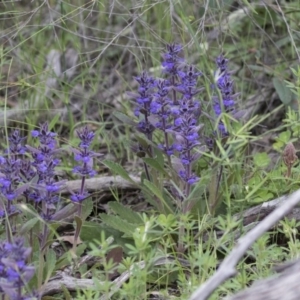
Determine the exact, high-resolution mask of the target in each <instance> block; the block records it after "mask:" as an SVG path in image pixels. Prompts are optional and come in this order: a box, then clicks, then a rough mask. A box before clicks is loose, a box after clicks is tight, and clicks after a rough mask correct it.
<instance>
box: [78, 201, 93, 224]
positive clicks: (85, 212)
mask: <svg viewBox="0 0 300 300" xmlns="http://www.w3.org/2000/svg"><path fill="white" fill-rule="evenodd" d="M93 208H94V203H93V199H92V198H88V199H86V200H84V201H83V203H82V211H81V219H82V220H83V221H84V220H86V218H87V217H88V216H89V215H90V214H91V212H92V211H93Z"/></svg>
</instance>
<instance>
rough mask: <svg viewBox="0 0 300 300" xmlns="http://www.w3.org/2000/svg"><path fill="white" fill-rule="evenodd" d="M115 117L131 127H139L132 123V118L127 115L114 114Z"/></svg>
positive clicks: (116, 112)
mask: <svg viewBox="0 0 300 300" xmlns="http://www.w3.org/2000/svg"><path fill="white" fill-rule="evenodd" d="M113 116H114V117H116V118H117V119H118V120H120V121H121V122H123V123H125V124H128V125H131V126H136V125H137V124H136V122H134V121H132V118H130V117H128V116H126V115H125V114H123V113H121V112H119V111H115V112H113Z"/></svg>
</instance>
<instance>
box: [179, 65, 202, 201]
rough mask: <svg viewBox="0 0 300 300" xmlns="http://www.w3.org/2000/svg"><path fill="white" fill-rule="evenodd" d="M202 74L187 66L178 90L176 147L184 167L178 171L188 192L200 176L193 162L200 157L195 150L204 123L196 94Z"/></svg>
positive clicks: (181, 75)
mask: <svg viewBox="0 0 300 300" xmlns="http://www.w3.org/2000/svg"><path fill="white" fill-rule="evenodd" d="M200 75H201V73H200V72H196V71H195V68H194V67H193V66H189V67H187V69H186V71H185V72H184V71H182V72H180V78H181V83H180V85H178V87H179V88H178V89H177V90H178V91H179V92H180V93H181V94H182V97H181V98H180V99H179V105H178V106H177V108H176V110H173V111H175V115H176V118H175V120H174V127H173V133H175V144H174V147H175V149H176V150H177V151H178V153H179V158H180V161H181V164H182V168H181V169H180V170H179V171H178V175H179V176H180V178H181V179H182V180H183V181H184V182H185V183H186V184H187V186H186V194H187V195H188V193H189V189H190V188H189V187H188V186H189V185H192V184H194V183H196V182H197V181H198V180H199V177H197V176H195V175H194V174H193V173H192V166H193V163H194V162H195V161H196V160H197V159H198V158H199V154H198V153H196V152H195V151H194V150H195V148H196V147H198V146H199V145H200V142H199V139H200V137H199V134H198V132H199V130H200V128H201V127H202V125H197V124H198V118H199V115H200V104H199V101H196V100H194V96H195V95H196V94H198V93H199V92H200V89H198V88H197V79H198V77H199V76H200Z"/></svg>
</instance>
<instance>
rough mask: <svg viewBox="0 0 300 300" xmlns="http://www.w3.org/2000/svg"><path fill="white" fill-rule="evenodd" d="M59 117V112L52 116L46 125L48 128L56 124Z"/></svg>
mask: <svg viewBox="0 0 300 300" xmlns="http://www.w3.org/2000/svg"><path fill="white" fill-rule="evenodd" d="M60 118H61V115H59V114H57V115H55V116H54V117H53V118H52V120H51V122H50V123H49V125H48V128H49V130H51V129H52V128H53V127H54V126H55V125H56V123H57V122H58V120H60Z"/></svg>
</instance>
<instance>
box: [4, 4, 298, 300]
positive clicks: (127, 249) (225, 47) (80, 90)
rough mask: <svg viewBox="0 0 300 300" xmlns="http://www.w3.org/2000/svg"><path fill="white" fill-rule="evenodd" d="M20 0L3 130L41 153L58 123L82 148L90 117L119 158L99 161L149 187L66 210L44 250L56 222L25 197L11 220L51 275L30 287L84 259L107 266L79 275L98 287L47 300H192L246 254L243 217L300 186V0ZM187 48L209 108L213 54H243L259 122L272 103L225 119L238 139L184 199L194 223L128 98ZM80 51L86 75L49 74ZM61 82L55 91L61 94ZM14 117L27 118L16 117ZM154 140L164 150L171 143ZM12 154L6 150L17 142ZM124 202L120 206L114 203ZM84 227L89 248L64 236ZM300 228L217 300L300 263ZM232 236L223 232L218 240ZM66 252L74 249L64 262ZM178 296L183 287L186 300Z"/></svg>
mask: <svg viewBox="0 0 300 300" xmlns="http://www.w3.org/2000/svg"><path fill="white" fill-rule="evenodd" d="M19 2H20V3H19ZM19 2H18V1H2V2H1V3H0V11H1V12H0V31H1V33H2V36H5V37H6V38H5V41H4V43H2V45H1V46H0V79H1V88H0V106H1V108H2V118H1V120H2V123H1V124H2V133H7V132H8V131H10V130H12V129H13V128H14V127H15V126H18V127H19V128H20V129H21V130H22V131H23V133H24V134H23V135H24V136H25V135H27V136H28V141H27V143H28V144H29V145H31V142H32V140H31V137H30V134H29V132H30V131H31V130H32V129H34V128H35V127H36V126H38V124H39V123H40V122H41V121H43V120H45V119H47V120H48V121H49V127H50V128H53V129H54V130H55V131H56V132H57V133H58V135H59V139H61V141H66V140H68V141H69V143H70V144H72V141H74V136H73V133H74V129H75V128H78V126H81V124H82V123H86V122H89V123H90V124H91V125H92V126H94V127H95V128H96V129H97V137H98V138H97V140H96V142H95V148H94V149H99V151H101V152H102V151H103V152H104V153H105V154H107V159H106V160H104V161H103V162H99V161H98V158H95V159H94V164H95V166H97V167H99V166H101V164H102V163H103V165H104V166H105V167H107V168H108V169H109V171H110V172H112V173H113V174H114V175H119V176H121V177H122V178H123V179H125V180H127V181H129V182H131V183H134V184H135V186H136V189H137V192H136V191H134V193H132V194H131V193H130V192H128V195H127V191H126V192H125V193H124V192H123V190H121V189H120V190H117V189H116V190H114V191H113V192H114V193H115V197H111V196H110V194H109V195H108V192H107V191H105V192H104V193H103V194H101V195H100V196H98V195H92V196H91V197H90V198H89V199H86V200H85V201H84V202H83V207H82V214H81V216H80V217H79V216H77V217H75V219H74V220H75V221H74V222H72V221H70V223H68V224H66V221H67V222H69V217H70V216H73V215H74V212H71V209H72V208H73V206H72V205H71V204H68V205H66V206H65V213H64V214H63V217H60V218H58V219H56V220H55V221H53V222H52V223H51V224H48V226H46V228H47V229H46V230H48V232H49V234H48V240H47V241H46V242H45V247H44V249H43V251H41V248H40V242H41V241H40V240H39V238H40V235H41V232H43V230H45V222H44V221H43V220H42V219H41V218H40V217H39V216H38V214H37V211H36V209H35V208H34V207H33V206H30V205H28V204H26V203H25V200H24V201H23V199H22V200H21V201H20V203H19V204H18V205H17V209H20V210H21V211H22V215H18V216H13V217H11V219H10V221H11V222H12V224H11V226H10V231H11V232H10V234H11V235H13V234H14V235H16V234H17V233H19V234H20V235H21V236H24V237H25V239H26V243H27V244H28V245H29V244H30V245H31V247H32V255H31V257H30V260H31V262H32V263H33V264H34V265H35V266H36V267H37V269H38V268H41V278H39V273H37V274H36V276H35V278H34V279H33V280H32V282H30V285H29V288H30V289H32V290H35V289H36V287H37V286H38V282H39V281H40V283H41V282H47V281H48V280H50V279H51V277H53V276H54V275H56V273H55V272H56V271H60V270H62V269H65V268H67V267H68V268H73V267H75V270H76V266H75V265H76V262H78V261H77V259H80V256H84V255H86V254H89V255H91V256H92V257H94V258H97V259H98V260H96V262H95V263H94V264H93V265H92V266H91V267H90V266H89V267H88V266H87V265H86V264H84V265H82V266H80V267H79V268H78V270H77V271H79V273H80V275H81V276H82V278H86V277H88V275H92V279H93V281H94V283H95V286H94V289H93V290H92V289H91V290H88V289H84V290H81V291H77V292H76V296H75V293H74V292H69V291H68V290H67V289H66V288H64V287H62V290H61V291H60V295H53V296H51V297H50V296H46V297H43V298H45V299H50V298H52V299H73V298H74V297H76V298H74V299H78V300H80V299H92V300H93V299H95V300H96V299H101V300H102V299H104V297H106V296H107V298H111V299H133V300H135V299H148V298H151V297H153V294H151V293H152V291H155V293H157V294H159V297H161V298H166V299H168V298H174V299H188V298H189V296H190V295H191V293H192V292H193V290H194V289H195V288H196V287H198V286H199V285H200V284H202V283H204V282H205V281H206V280H207V279H208V278H209V277H210V276H211V275H212V274H213V273H214V272H215V270H216V269H217V267H218V265H219V263H220V262H221V261H222V259H223V258H224V257H225V256H226V255H227V254H228V253H229V252H230V251H231V250H232V248H233V247H234V245H235V243H236V238H235V237H236V235H237V234H244V233H245V230H246V229H245V228H244V227H243V225H242V222H241V221H242V220H238V221H235V218H234V217H233V214H234V213H235V212H241V211H242V210H243V209H246V208H247V207H250V206H252V205H255V204H258V203H262V202H264V201H267V200H271V199H274V198H276V197H279V196H282V195H283V194H287V193H290V192H292V191H294V190H296V189H298V188H299V178H300V177H299V172H300V171H299V168H298V167H297V166H295V167H294V168H293V169H292V177H291V178H286V176H285V174H286V167H285V165H284V164H283V162H282V159H281V154H282V152H283V149H284V147H285V146H286V144H287V143H288V142H297V141H298V140H299V137H300V122H299V99H300V68H299V67H298V66H297V62H295V57H297V56H298V49H297V47H296V46H297V40H298V37H297V35H296V32H297V30H298V27H299V26H298V25H299V24H298V21H297V20H299V17H300V14H299V10H298V3H297V2H295V1H288V2H282V3H279V4H278V9H279V8H280V14H279V13H278V11H277V10H275V9H273V7H272V6H270V5H266V6H264V7H262V6H261V5H259V3H258V2H257V3H256V2H251V1H242V2H239V3H236V1H233V0H224V1H219V0H213V1H206V2H204V3H200V2H199V1H194V2H193V3H192V2H191V3H187V2H184V1H150V0H147V1H142V2H139V3H138V4H137V2H136V1H123V2H122V3H121V2H118V1H113V2H111V1H107V0H104V1H91V2H90V3H86V2H84V1H82V0H79V1H77V2H76V3H72V4H71V2H70V3H68V2H67V1H62V2H57V1H47V3H46V4H45V3H42V1H23V2H24V3H23V2H22V1H19ZM25 2H26V3H25ZM56 2H57V3H56ZM202 4H204V5H202ZM233 4H235V5H234V6H233ZM37 24H38V26H37ZM174 37H175V39H174ZM173 41H176V42H180V43H182V44H183V45H184V49H185V51H186V53H189V54H190V55H189V57H188V58H189V60H190V62H191V63H196V65H197V69H199V70H201V71H202V72H203V74H207V76H203V77H202V83H203V86H204V90H203V91H202V92H201V94H200V95H201V96H200V97H199V100H200V101H201V105H202V106H201V107H202V109H203V111H209V109H210V108H211V106H212V101H211V86H212V85H213V84H214V82H213V79H212V78H213V75H214V74H213V73H214V66H213V58H215V57H216V56H217V55H219V53H220V52H223V53H224V54H226V56H227V57H228V58H230V64H231V65H230V66H231V69H232V71H233V76H234V80H235V91H236V92H237V93H239V96H238V102H239V107H238V109H239V108H244V107H245V110H246V111H247V113H250V114H251V111H252V108H253V107H254V106H255V105H258V104H257V103H262V102H263V103H265V106H267V107H268V109H267V110H265V111H262V112H260V111H258V114H260V113H261V115H260V116H256V115H255V116H252V117H249V118H248V119H246V118H245V120H244V118H243V117H242V118H240V119H238V120H234V118H233V117H231V116H230V115H226V114H224V115H222V116H221V117H220V118H222V121H223V122H224V124H225V125H226V127H227V128H228V130H229V132H230V136H229V137H228V138H227V139H225V140H220V139H219V140H218V142H217V146H216V148H215V149H212V150H211V149H210V150H207V149H206V150H203V152H204V153H201V155H202V156H201V157H200V159H199V162H198V164H197V166H196V170H195V171H196V173H197V175H199V176H200V177H201V181H200V182H199V183H198V184H197V185H196V186H195V187H194V188H193V190H192V191H191V193H190V195H189V198H188V199H184V201H186V203H187V204H188V205H190V206H191V207H192V209H191V210H190V214H188V215H183V214H182V210H181V209H182V206H183V205H182V203H183V198H184V197H183V193H182V187H181V186H180V184H178V180H177V178H176V176H175V175H174V174H173V173H172V171H171V168H170V166H169V165H168V163H169V162H167V159H165V158H164V157H163V155H162V152H161V151H160V150H159V149H157V148H156V146H155V144H154V143H153V142H149V141H148V140H147V139H146V138H145V137H143V136H142V135H139V134H137V135H136V134H133V130H132V126H136V121H137V120H136V119H135V118H134V117H133V112H132V105H131V103H130V101H128V97H127V96H126V93H125V91H128V90H132V91H134V90H135V86H134V84H133V83H132V77H133V76H135V75H136V74H137V73H138V72H139V71H141V70H148V71H149V73H150V74H151V75H155V76H156V75H158V76H160V74H161V69H160V67H158V66H160V60H161V57H160V56H161V50H162V48H163V47H164V46H165V44H166V43H169V42H173ZM70 48H72V49H74V50H75V52H76V53H78V60H77V61H76V63H75V64H74V65H70V66H69V67H70V69H71V70H72V69H73V70H74V71H75V73H74V76H71V77H70V78H68V72H69V71H70V70H66V69H65V66H67V65H68V64H69V63H70V62H69V61H68V59H66V57H65V56H63V55H62V56H61V57H60V59H59V61H60V62H61V67H62V69H63V70H62V74H61V75H58V74H56V73H55V71H54V70H53V69H52V68H48V65H47V64H48V62H47V61H46V60H47V57H48V55H49V53H50V51H52V50H57V51H59V52H60V53H65V52H66V51H67V50H70ZM46 65H47V66H46ZM49 80H50V81H51V80H52V81H55V84H54V85H53V86H50V87H49V86H47V84H48V83H47V82H49ZM266 90H267V91H269V90H271V93H270V94H269V93H265V92H266ZM274 99H275V100H278V99H279V100H280V101H281V102H282V103H283V105H282V107H283V106H284V109H285V110H286V117H285V118H284V120H282V124H281V123H280V121H281V120H275V121H276V124H275V125H274V127H272V128H271V127H269V123H268V122H267V121H268V120H270V119H272V118H274V116H276V118H278V116H281V115H280V114H277V112H278V111H279V110H281V109H282V108H280V107H274V105H277V104H276V103H277V102H278V101H277V102H276V101H274ZM274 103H275V104H274ZM14 111H16V112H17V113H14V114H11V113H12V112H14ZM254 111H255V113H256V112H257V110H255V109H254ZM78 116H79V117H78ZM201 118H203V116H202V117H201ZM115 119H118V122H115ZM119 121H120V122H121V123H120V122H119ZM213 126H214V124H211V123H210V121H207V120H206V121H205V127H204V129H203V132H201V134H202V133H203V135H204V136H205V134H206V133H207V132H211V131H212V130H214V129H215V128H214V127H213ZM261 129H263V130H261ZM98 133H99V134H98ZM253 133H255V134H257V136H253ZM260 134H262V137H266V136H268V134H270V135H272V138H273V137H274V135H275V142H274V143H273V145H272V150H275V151H272V153H271V154H274V153H275V154H277V156H275V162H274V161H273V159H271V155H270V153H269V152H268V153H267V152H266V151H265V150H259V152H258V153H256V154H254V155H252V153H251V152H250V155H249V152H248V150H249V149H251V147H252V146H253V145H256V143H259V142H260V137H261V136H259V135H260ZM205 137H206V136H205ZM154 139H155V142H156V141H160V139H161V136H159V135H157V136H155V137H154ZM136 141H137V142H138V143H140V144H142V145H143V146H145V148H148V149H151V151H150V150H149V151H148V152H149V153H150V152H151V153H152V156H151V157H150V156H149V153H148V152H147V153H138V155H139V156H140V158H136V157H135V156H134V155H133V151H132V150H131V148H130V147H129V144H130V145H131V144H133V143H134V142H136ZM296 144H297V143H295V146H296ZM1 145H2V147H3V148H5V147H6V145H7V141H6V140H5V138H3V139H2V142H1ZM296 149H297V150H298V148H297V147H296ZM96 151H97V150H96ZM66 152H68V149H67V147H65V148H64V150H63V154H62V155H61V156H62V159H63V163H64V165H63V167H62V170H63V172H61V173H59V174H56V176H57V177H58V178H59V179H60V177H64V176H65V175H66V177H71V176H70V170H71V169H72V161H71V160H69V159H65V158H64V157H63V156H64V153H66ZM143 163H145V164H147V166H148V167H149V169H150V171H149V172H150V173H149V177H150V178H147V176H146V174H145V173H143V174H142V175H141V183H136V182H134V181H133V180H132V178H131V176H130V175H131V174H133V173H134V175H137V174H140V170H141V165H142V164H143ZM100 168H101V167H99V169H100ZM64 172H66V174H65V173H64ZM99 176H106V173H101V174H99ZM62 179H64V178H62ZM34 183H35V182H32V183H31V184H34ZM123 193H124V194H123ZM63 197H65V194H63ZM108 198H109V199H108ZM113 198H116V199H118V200H119V202H117V201H111V200H113ZM107 199H108V200H107ZM107 202H108V204H107ZM0 204H2V199H1V200H0ZM62 205H65V203H63V204H62ZM99 210H101V213H100V214H99ZM137 210H139V212H137ZM141 210H142V211H143V212H140V211H141ZM104 211H105V212H104ZM72 220H73V219H72ZM6 221H8V218H7V220H3V222H2V223H1V224H0V237H1V239H5V238H7V232H6V231H5V228H4V222H6ZM72 225H73V227H74V225H75V227H76V226H77V227H78V228H80V229H81V230H80V239H81V241H82V244H80V245H78V246H77V249H76V253H74V252H72V250H69V246H70V245H69V244H68V243H67V242H66V243H63V242H61V240H60V239H58V237H59V236H60V235H62V236H63V235H64V234H65V233H66V232H65V230H66V231H68V230H69V227H71V226H72ZM65 226H66V227H67V228H68V229H65ZM299 227H300V224H298V223H297V222H295V221H293V220H288V219H286V220H283V221H281V222H280V224H279V226H278V228H276V229H274V232H272V233H266V234H265V235H264V236H263V237H262V238H261V239H259V240H258V241H257V242H256V243H255V244H254V245H253V247H252V248H251V249H250V250H249V251H248V253H247V255H246V256H245V257H244V259H243V260H242V261H241V262H240V263H239V264H238V266H237V271H238V272H237V276H236V277H234V278H231V279H230V280H228V281H226V282H225V283H224V284H223V285H222V286H220V287H219V288H218V289H217V290H216V291H215V292H214V294H213V295H212V296H211V299H216V300H217V299H221V298H224V297H226V296H229V295H231V294H233V293H236V292H237V291H239V290H241V289H244V288H246V287H248V286H250V285H251V284H252V283H253V282H254V281H256V280H258V279H261V278H263V277H266V276H269V275H270V274H272V271H271V270H272V267H273V265H274V263H277V262H279V263H280V262H281V261H285V260H288V259H290V258H296V257H298V254H299V250H300V242H299V239H298V235H299V232H298V228H299ZM71 228H72V227H71ZM182 228H183V231H180V230H182ZM216 229H217V230H218V232H217V231H216ZM220 231H222V232H223V233H222V234H221V236H219V235H217V234H219V232H220ZM182 232H183V233H184V234H183V235H182V236H180V233H182ZM279 235H280V237H282V236H284V243H283V244H282V243H280V239H278V240H277V236H279ZM180 238H182V241H183V242H184V246H185V251H184V254H183V255H178V248H177V246H178V240H179V239H180ZM57 241H59V242H57ZM54 242H55V243H54ZM57 243H58V244H59V246H58V249H59V250H60V251H58V252H57V253H55V252H54V250H53V249H55V250H57V249H56V247H54V245H55V244H57ZM52 246H53V247H54V248H52ZM117 247H121V248H122V249H123V251H124V254H123V256H122V258H121V262H119V263H117V262H114V261H110V262H109V261H108V260H106V257H107V256H109V255H110V254H111V251H112V250H113V249H116V248H117ZM41 252H42V253H41ZM76 256H77V258H76V259H75V257H76ZM165 256H167V257H171V258H174V260H173V262H172V263H170V264H162V265H160V266H156V265H155V264H154V262H155V260H156V259H157V257H165ZM126 271H130V276H129V279H128V280H127V281H126V282H125V283H124V284H123V285H122V284H120V286H117V285H116V284H115V283H114V282H113V279H112V278H113V277H111V276H112V274H115V275H114V276H116V277H117V276H119V275H120V274H121V273H122V272H126ZM115 272H116V273H115ZM72 275H73V274H72ZM170 287H171V288H173V287H175V288H176V290H175V292H174V294H173V295H170V294H171V293H170V290H171V289H170ZM108 295H110V296H108Z"/></svg>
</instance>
